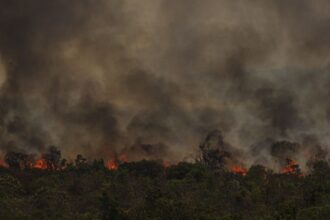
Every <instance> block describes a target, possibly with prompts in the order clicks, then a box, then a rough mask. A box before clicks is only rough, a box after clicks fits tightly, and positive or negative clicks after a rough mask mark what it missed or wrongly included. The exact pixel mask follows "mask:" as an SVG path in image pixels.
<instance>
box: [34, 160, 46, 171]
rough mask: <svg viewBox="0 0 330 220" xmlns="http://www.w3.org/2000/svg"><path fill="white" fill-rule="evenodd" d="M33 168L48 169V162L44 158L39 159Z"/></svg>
mask: <svg viewBox="0 0 330 220" xmlns="http://www.w3.org/2000/svg"><path fill="white" fill-rule="evenodd" d="M33 168H36V169H42V170H45V169H47V163H46V161H45V160H44V159H40V160H37V161H36V162H35V164H34V165H33Z"/></svg>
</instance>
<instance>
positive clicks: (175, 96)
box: [0, 0, 330, 164]
mask: <svg viewBox="0 0 330 220" xmlns="http://www.w3.org/2000/svg"><path fill="white" fill-rule="evenodd" d="M329 10H330V2H329V1H327V0H318V1H307V0H290V1H283V0H280V1H275V0H271V1H261V0H257V1H249V2H247V1H243V0H240V1H230V0H207V1H197V0H180V1H166V0H71V1H66V0H56V1H51V0H50V1H44V0H31V1H19V0H0V30H1V34H0V148H1V149H2V150H3V151H7V150H9V149H10V150H13V149H17V150H21V151H28V152H32V153H38V152H42V151H43V150H44V149H45V148H46V147H47V146H48V145H56V146H59V148H60V149H61V150H62V152H63V154H64V155H65V156H73V155H75V154H77V153H82V154H85V155H89V156H91V157H106V156H105V155H107V154H110V153H111V152H119V151H122V150H124V151H127V149H133V151H132V152H133V153H132V154H134V155H145V154H147V155H148V158H149V157H150V155H149V154H150V152H152V153H153V154H155V155H156V157H157V158H158V157H161V155H164V157H170V158H172V159H173V160H180V159H183V158H185V157H187V156H189V155H194V153H195V151H196V149H198V145H199V142H200V141H201V140H202V138H203V137H205V136H206V134H207V133H208V132H210V131H212V130H214V129H220V130H221V132H222V134H223V136H224V138H225V141H226V142H228V143H230V144H231V146H232V147H233V148H235V149H236V150H240V151H242V152H243V154H242V155H244V152H245V153H247V154H246V155H252V154H254V155H253V156H247V158H244V160H246V161H247V162H246V163H247V164H252V163H254V162H257V161H259V159H260V158H272V156H271V150H267V149H270V148H269V147H267V146H268V144H266V145H263V144H260V143H266V142H267V141H265V140H268V138H272V139H274V140H288V141H292V142H297V143H300V144H302V145H303V144H304V143H305V140H306V138H307V137H313V141H312V143H311V141H309V142H308V144H306V146H303V147H302V149H306V148H307V149H313V148H314V147H315V146H318V147H319V146H322V147H319V148H322V150H325V151H327V147H328V145H329V142H330V138H329V137H330V135H329V131H330V125H329V120H330V103H329V98H328V97H329V95H330V92H329V91H330V90H329V86H330V74H329V61H330V55H329V52H328V51H329V50H330V29H329V21H330V14H329V13H328V12H329ZM267 143H268V142H267ZM256 145H258V146H262V147H259V148H258V149H260V150H256V148H255V146H256ZM151 146H154V147H151ZM139 149H147V150H146V153H143V152H142V153H136V154H135V153H134V152H137V151H139ZM151 149H152V150H151ZM157 149H159V151H157ZM299 149H300V148H299ZM156 151H157V152H156ZM252 152H254V153H252ZM133 157H134V156H133ZM142 157H143V156H142ZM269 160H270V159H269ZM262 161H266V162H265V163H267V161H268V159H262Z"/></svg>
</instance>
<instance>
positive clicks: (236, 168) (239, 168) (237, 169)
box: [231, 165, 248, 176]
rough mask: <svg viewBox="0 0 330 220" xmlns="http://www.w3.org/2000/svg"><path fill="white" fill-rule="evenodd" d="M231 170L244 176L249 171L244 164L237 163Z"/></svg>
mask: <svg viewBox="0 0 330 220" xmlns="http://www.w3.org/2000/svg"><path fill="white" fill-rule="evenodd" d="M231 172H233V173H236V174H239V175H242V176H245V175H246V174H247V172H248V171H247V169H245V168H244V167H242V166H239V165H235V166H233V167H232V168H231Z"/></svg>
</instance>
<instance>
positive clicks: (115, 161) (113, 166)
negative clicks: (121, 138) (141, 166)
mask: <svg viewBox="0 0 330 220" xmlns="http://www.w3.org/2000/svg"><path fill="white" fill-rule="evenodd" d="M126 162H128V160H127V157H126V155H125V154H121V155H120V156H119V157H117V156H112V158H111V159H110V160H109V161H108V162H107V163H106V167H107V168H108V169H109V170H117V169H118V166H119V164H121V163H126Z"/></svg>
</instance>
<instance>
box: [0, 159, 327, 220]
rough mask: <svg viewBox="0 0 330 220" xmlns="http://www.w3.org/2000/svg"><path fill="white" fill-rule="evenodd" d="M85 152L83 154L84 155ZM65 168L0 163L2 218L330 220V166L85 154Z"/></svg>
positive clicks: (322, 163) (69, 219)
mask: <svg viewBox="0 0 330 220" xmlns="http://www.w3.org/2000/svg"><path fill="white" fill-rule="evenodd" d="M79 158H80V160H79ZM79 158H78V159H77V160H76V161H75V163H73V164H69V165H67V166H66V168H64V169H60V170H54V169H47V170H42V169H34V168H30V169H25V170H22V169H14V168H10V169H8V168H1V169H0V219H4V220H6V219H19V220H21V219H23V220H24V219H34V220H35V219H68V220H72V219H82V220H92V219H102V220H126V219H127V220H128V219H134V220H135V219H137V220H138V219H141V220H181V219H187V220H188V219H189V220H191V219H192V220H194V219H196V220H197V219H198V220H199V219H201V220H218V219H226V220H229V219H235V220H236V219H256V220H261V219H279V220H280V219H298V220H299V219H304V220H305V219H308V220H310V219H329V218H330V217H329V216H330V168H329V165H328V163H327V162H324V161H318V162H314V163H313V164H312V165H311V173H310V174H309V175H306V176H298V175H296V174H294V173H291V174H275V173H273V172H271V171H269V170H266V169H265V168H264V167H263V166H260V165H258V166H253V167H251V168H250V169H249V171H248V173H247V175H246V176H242V175H239V174H235V173H232V172H229V171H226V170H225V169H223V170H221V171H217V172H215V171H214V170H212V169H210V168H207V167H206V166H205V165H204V164H202V163H199V162H196V163H187V162H181V163H179V164H177V165H174V166H170V167H168V168H164V167H163V166H162V163H161V162H160V161H145V160H143V161H139V162H130V163H123V164H121V165H119V167H118V169H117V170H109V169H107V168H105V167H104V166H103V161H94V162H93V163H87V162H86V161H85V160H81V156H79Z"/></svg>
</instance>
